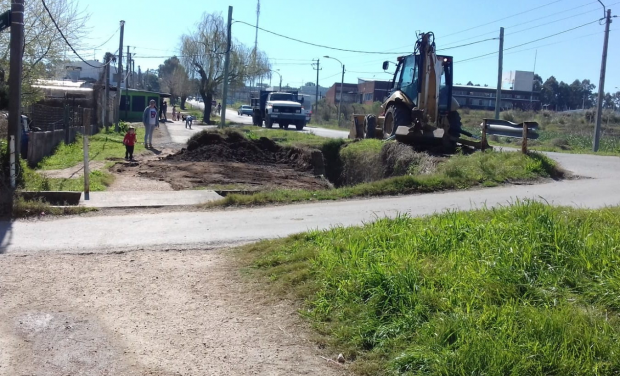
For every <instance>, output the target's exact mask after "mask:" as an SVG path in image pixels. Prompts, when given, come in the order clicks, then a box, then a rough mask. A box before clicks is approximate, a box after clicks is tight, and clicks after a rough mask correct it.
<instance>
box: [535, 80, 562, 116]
mask: <svg viewBox="0 0 620 376" xmlns="http://www.w3.org/2000/svg"><path fill="white" fill-rule="evenodd" d="M558 87H559V84H558V81H557V80H556V79H555V77H553V76H551V77H549V78H548V79H547V81H545V83H544V84H543V85H542V89H541V91H540V97H541V103H542V104H543V105H549V106H550V107H552V108H553V109H556V106H557V93H558Z"/></svg>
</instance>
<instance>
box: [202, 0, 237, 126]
mask: <svg viewBox="0 0 620 376" xmlns="http://www.w3.org/2000/svg"><path fill="white" fill-rule="evenodd" d="M232 12H233V7H232V6H228V38H227V39H228V41H227V44H226V58H225V59H224V90H223V91H224V92H223V93H222V122H221V124H220V128H224V126H225V125H226V99H227V97H228V65H229V64H230V49H231V44H230V40H231V35H230V33H231V26H232ZM210 105H211V104H210V103H205V106H210Z"/></svg>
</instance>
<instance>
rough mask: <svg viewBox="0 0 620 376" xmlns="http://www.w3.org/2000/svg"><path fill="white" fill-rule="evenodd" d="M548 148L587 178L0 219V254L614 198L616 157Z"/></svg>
mask: <svg viewBox="0 0 620 376" xmlns="http://www.w3.org/2000/svg"><path fill="white" fill-rule="evenodd" d="M549 155H550V156H551V157H552V158H554V159H556V160H557V161H559V162H560V163H561V164H562V165H563V166H565V167H566V168H567V169H569V170H571V171H573V172H574V173H575V174H578V175H580V176H583V177H586V178H583V179H577V180H565V181H560V182H550V183H545V184H538V185H512V186H502V187H497V188H485V189H478V190H468V191H456V192H445V193H434V194H425V195H412V196H402V197H387V198H379V199H372V200H366V199H363V200H350V201H339V202H322V203H315V204H300V205H290V206H276V207H264V208H254V209H239V210H222V211H210V212H172V213H163V214H139V213H136V214H124V215H122V216H120V215H119V216H93V217H74V218H65V219H56V220H48V221H15V222H13V223H11V224H9V223H6V222H5V223H1V224H0V253H1V252H8V253H36V252H43V251H61V252H91V251H92V252H97V251H103V252H109V251H113V250H120V249H130V248H139V249H157V248H174V247H183V248H204V247H214V246H221V245H228V244H235V243H239V242H247V241H254V240H258V239H265V238H277V237H282V236H286V235H290V234H293V233H297V232H302V231H305V230H308V229H317V228H318V229H326V228H329V227H332V226H337V225H345V226H347V225H358V224H362V223H363V222H367V221H372V220H373V219H375V218H378V217H384V216H388V217H393V216H395V215H397V214H398V213H407V214H410V215H414V216H415V215H424V214H431V213H435V212H440V211H443V210H446V209H461V210H467V209H471V208H477V207H481V206H484V205H486V206H489V207H491V206H497V205H504V204H507V203H509V202H511V201H513V200H515V199H518V198H520V199H524V198H531V199H541V200H542V199H544V200H546V201H548V202H549V203H553V204H558V205H569V206H576V207H589V208H598V207H603V206H606V205H620V189H618V187H620V168H619V167H620V158H617V157H602V156H591V155H575V154H559V153H549ZM110 224H114V226H113V228H116V229H117V230H118V229H127V230H128V231H125V230H118V231H120V232H118V231H116V232H115V230H111V227H110ZM112 234H116V235H114V236H111V235H112ZM117 235H118V236H117Z"/></svg>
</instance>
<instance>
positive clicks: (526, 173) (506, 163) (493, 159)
mask: <svg viewBox="0 0 620 376" xmlns="http://www.w3.org/2000/svg"><path fill="white" fill-rule="evenodd" d="M349 147H350V146H349ZM345 149H346V148H345ZM562 175H563V172H562V171H561V170H560V169H559V167H558V166H557V165H556V164H555V162H554V161H553V160H551V159H549V158H547V157H545V156H544V155H542V154H537V153H530V154H528V155H523V154H520V153H513V152H492V151H487V152H479V153H474V154H472V155H469V156H465V155H456V156H453V157H452V158H450V159H449V160H448V161H447V162H445V163H443V164H442V165H440V166H439V167H438V169H437V171H436V172H435V173H432V174H428V175H405V176H398V177H393V178H388V179H383V180H379V181H374V182H370V183H363V184H358V185H355V186H350V187H342V188H337V189H330V190H318V191H308V190H272V191H263V192H259V193H255V194H251V195H240V194H231V195H227V196H226V197H225V198H223V199H221V200H218V201H213V202H210V203H208V204H205V205H206V206H207V207H218V206H224V207H227V206H253V205H266V204H274V203H293V202H300V201H322V200H338V199H348V198H354V197H372V196H388V195H401V194H413V193H426V192H434V191H440V190H448V189H466V188H470V187H473V186H478V185H484V186H495V185H498V184H502V183H509V182H514V181H532V180H536V179H540V178H548V177H553V178H559V177H561V176H562Z"/></svg>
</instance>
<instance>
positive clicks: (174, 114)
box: [172, 104, 177, 120]
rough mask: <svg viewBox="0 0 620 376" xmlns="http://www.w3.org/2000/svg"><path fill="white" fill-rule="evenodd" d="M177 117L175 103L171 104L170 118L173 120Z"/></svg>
mask: <svg viewBox="0 0 620 376" xmlns="http://www.w3.org/2000/svg"><path fill="white" fill-rule="evenodd" d="M176 118H177V105H176V104H175V105H173V106H172V120H175V119H176Z"/></svg>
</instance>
